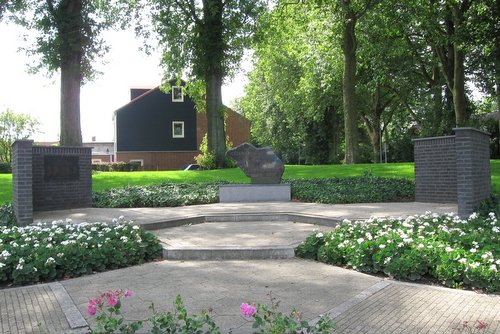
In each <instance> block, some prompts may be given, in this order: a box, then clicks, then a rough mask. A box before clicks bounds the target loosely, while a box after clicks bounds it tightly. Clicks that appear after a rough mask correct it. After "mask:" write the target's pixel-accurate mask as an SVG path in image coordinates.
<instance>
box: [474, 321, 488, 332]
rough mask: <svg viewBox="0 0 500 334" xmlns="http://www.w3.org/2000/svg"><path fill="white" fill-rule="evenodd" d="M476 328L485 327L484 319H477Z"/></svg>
mask: <svg viewBox="0 0 500 334" xmlns="http://www.w3.org/2000/svg"><path fill="white" fill-rule="evenodd" d="M476 328H477V329H481V330H482V329H485V328H486V323H485V322H484V321H481V320H477V321H476Z"/></svg>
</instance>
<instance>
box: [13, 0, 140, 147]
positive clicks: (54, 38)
mask: <svg viewBox="0 0 500 334" xmlns="http://www.w3.org/2000/svg"><path fill="white" fill-rule="evenodd" d="M9 3H10V4H11V5H10V6H9ZM134 3H135V2H134V1H126V0H112V1H100V0H46V1H39V0H11V1H7V5H6V6H5V7H4V8H6V9H7V10H11V12H12V15H13V18H14V21H15V22H16V23H19V24H21V25H22V26H24V27H26V28H28V29H29V30H30V31H31V33H33V34H35V35H36V36H35V37H34V38H33V43H32V44H33V46H32V47H29V48H27V49H26V51H27V52H28V54H29V55H32V56H33V59H37V60H38V63H35V64H34V65H33V66H31V69H32V70H33V71H40V70H42V69H46V70H47V71H48V72H49V73H50V74H52V73H55V72H56V71H58V70H59V71H60V76H61V97H60V99H61V101H60V106H61V113H60V114H61V125H60V143H61V145H67V146H81V144H82V133H81V126H80V87H81V86H82V84H83V83H85V81H86V80H91V79H92V78H93V77H94V76H95V74H96V71H95V69H94V66H93V65H94V61H95V60H96V58H98V57H100V56H102V55H103V54H104V53H105V52H106V51H107V50H108V48H107V47H106V45H105V43H104V41H103V39H102V38H101V37H100V35H101V32H102V31H103V30H105V29H111V28H117V27H123V25H124V24H125V22H126V20H128V19H129V18H128V14H129V13H130V12H129V10H130V9H131V8H132V7H133V4H134Z"/></svg>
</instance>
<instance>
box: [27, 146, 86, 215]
mask: <svg viewBox="0 0 500 334" xmlns="http://www.w3.org/2000/svg"><path fill="white" fill-rule="evenodd" d="M91 156H92V148H90V147H58V146H35V147H33V210H35V211H46V210H61V209H71V208H83V207H91V206H92V165H91ZM51 161H55V163H54V162H51ZM66 161H70V162H71V164H70V165H71V166H70V167H75V168H74V169H72V171H71V173H69V174H70V175H69V174H68V171H67V169H68V168H67V167H66V166H65V163H66ZM52 164H53V165H54V172H52V171H51V169H52ZM75 164H76V165H75ZM65 175H69V176H68V177H66V176H65Z"/></svg>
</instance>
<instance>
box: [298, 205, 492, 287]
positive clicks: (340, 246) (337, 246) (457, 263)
mask: <svg viewBox="0 0 500 334" xmlns="http://www.w3.org/2000/svg"><path fill="white" fill-rule="evenodd" d="M499 233H500V225H499V224H498V221H497V219H496V217H495V215H494V214H490V215H489V216H488V217H479V216H478V215H476V214H473V215H471V217H470V218H469V219H460V218H459V217H457V216H454V215H452V214H448V215H443V216H439V215H437V214H430V213H427V214H425V215H422V216H415V217H408V218H406V219H402V218H398V219H370V220H367V221H364V222H354V223H353V222H350V221H344V222H343V223H342V224H341V225H339V226H337V227H336V228H335V229H333V230H332V231H331V232H328V233H325V234H323V233H315V234H312V235H310V236H309V237H308V238H307V239H306V240H305V241H304V242H303V243H302V244H300V245H299V247H298V248H297V255H298V256H301V257H304V258H312V259H316V260H319V261H321V262H325V263H330V264H335V265H341V266H347V267H350V268H353V269H356V270H358V271H362V272H369V273H385V274H386V275H388V276H391V277H394V278H396V279H402V280H411V281H416V280H420V279H423V278H426V277H430V278H434V279H437V280H438V281H439V282H440V283H442V284H444V285H446V286H449V287H468V288H477V289H483V290H485V291H488V292H499V291H500V274H499V273H498V269H500V238H499Z"/></svg>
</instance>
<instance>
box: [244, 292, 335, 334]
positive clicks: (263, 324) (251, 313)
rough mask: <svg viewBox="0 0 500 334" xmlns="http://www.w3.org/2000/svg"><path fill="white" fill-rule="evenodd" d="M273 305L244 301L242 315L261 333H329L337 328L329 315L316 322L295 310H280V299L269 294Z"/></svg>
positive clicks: (255, 331) (256, 331)
mask: <svg viewBox="0 0 500 334" xmlns="http://www.w3.org/2000/svg"><path fill="white" fill-rule="evenodd" d="M268 295H269V297H270V299H271V307H268V306H266V305H261V304H257V305H255V304H249V303H242V304H241V305H240V313H241V316H242V317H244V318H245V319H247V320H248V321H253V324H252V328H253V329H254V333H260V334H278V333H279V334H306V333H308V334H328V333H332V332H333V331H334V330H335V324H334V323H333V320H332V319H331V318H330V317H329V316H328V315H323V316H321V317H320V318H319V319H318V321H316V322H315V323H311V324H310V323H309V322H307V321H306V320H304V319H302V314H301V313H300V312H299V311H297V310H293V311H292V312H291V313H290V314H289V315H285V314H283V313H282V312H280V311H279V309H278V308H279V304H280V302H279V301H276V298H275V297H273V296H272V294H271V293H269V294H268Z"/></svg>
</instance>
